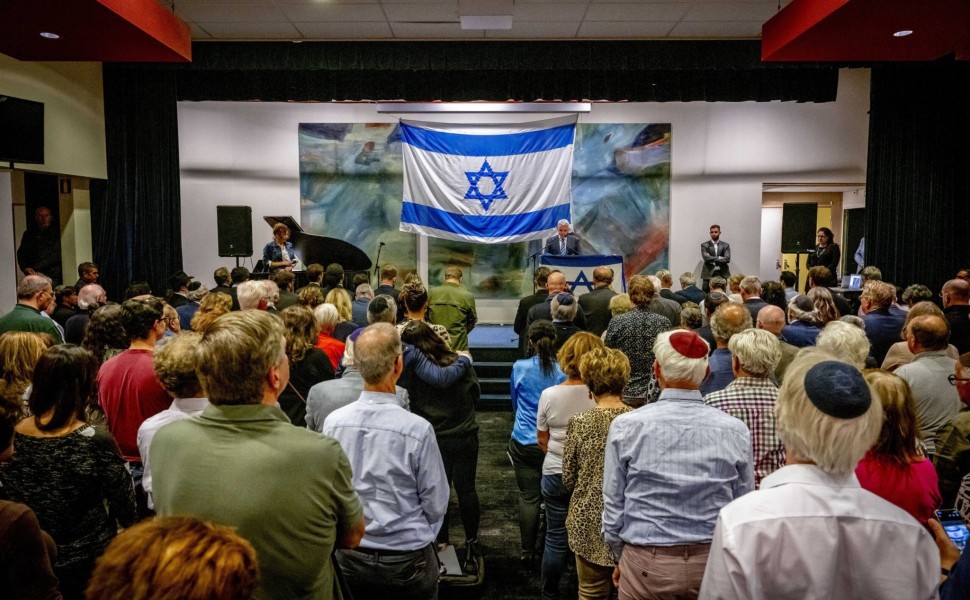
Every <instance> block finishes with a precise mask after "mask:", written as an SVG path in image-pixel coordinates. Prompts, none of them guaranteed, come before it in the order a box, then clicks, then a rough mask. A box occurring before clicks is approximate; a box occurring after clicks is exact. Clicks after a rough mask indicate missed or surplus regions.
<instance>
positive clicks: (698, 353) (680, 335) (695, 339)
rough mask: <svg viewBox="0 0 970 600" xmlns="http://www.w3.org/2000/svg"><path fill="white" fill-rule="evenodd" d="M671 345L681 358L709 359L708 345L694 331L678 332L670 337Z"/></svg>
mask: <svg viewBox="0 0 970 600" xmlns="http://www.w3.org/2000/svg"><path fill="white" fill-rule="evenodd" d="M670 345H671V346H673V348H674V350H676V351H677V352H678V353H679V354H680V355H681V356H685V357H687V358H707V343H705V342H704V340H703V338H701V336H699V335H697V334H696V333H694V332H693V331H678V332H677V333H675V334H673V335H671V336H670Z"/></svg>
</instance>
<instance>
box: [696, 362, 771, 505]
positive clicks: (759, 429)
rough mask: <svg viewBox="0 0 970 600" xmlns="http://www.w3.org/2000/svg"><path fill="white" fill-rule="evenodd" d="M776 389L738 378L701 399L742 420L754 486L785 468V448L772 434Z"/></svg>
mask: <svg viewBox="0 0 970 600" xmlns="http://www.w3.org/2000/svg"><path fill="white" fill-rule="evenodd" d="M776 402H778V388H777V387H776V386H775V384H774V383H772V382H771V381H770V380H769V379H767V378H764V379H762V378H756V377H740V378H738V379H735V380H734V381H733V382H731V383H730V384H729V385H728V386H727V387H726V388H724V389H723V390H721V391H719V392H712V393H710V394H708V395H707V396H705V397H704V403H705V404H707V405H709V406H713V407H715V408H718V409H720V410H723V411H724V412H726V413H727V414H729V415H731V416H732V417H736V418H738V419H741V420H742V421H743V422H744V424H745V425H747V426H748V430H749V431H750V432H751V456H752V458H753V459H754V481H755V486H758V487H760V486H761V480H762V479H764V477H765V476H767V475H768V474H769V473H771V472H772V471H776V470H778V469H780V468H781V467H783V466H785V447H784V446H783V445H782V443H781V440H779V439H778V433H777V432H776V431H775V403H776Z"/></svg>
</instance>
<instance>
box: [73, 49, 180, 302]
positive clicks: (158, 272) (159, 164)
mask: <svg viewBox="0 0 970 600" xmlns="http://www.w3.org/2000/svg"><path fill="white" fill-rule="evenodd" d="M175 90H176V82H175V72H174V71H172V70H154V69H130V68H125V67H120V68H119V66H118V65H113V64H105V65H104V114H105V129H106V132H105V134H106V143H107V160H108V184H107V189H106V190H105V193H104V196H103V200H101V201H93V202H92V206H91V213H92V214H91V222H92V229H93V232H92V243H93V246H94V261H95V262H96V263H97V264H98V265H99V267H100V268H101V278H102V279H103V280H104V283H105V285H104V287H105V289H106V290H111V291H112V299H120V298H121V294H122V293H123V292H124V290H125V288H126V287H127V286H128V285H129V284H130V283H131V282H132V281H142V280H144V281H148V283H149V284H150V285H151V286H152V290H153V291H154V292H155V293H156V294H157V295H162V294H163V293H164V291H165V289H166V287H167V284H166V281H167V279H168V277H169V276H170V275H171V274H172V273H174V272H176V271H178V270H179V269H181V268H182V234H181V227H182V225H181V210H180V206H181V202H180V198H179V154H178V119H177V115H176V100H175ZM92 200H95V199H92Z"/></svg>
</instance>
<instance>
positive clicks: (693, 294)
mask: <svg viewBox="0 0 970 600" xmlns="http://www.w3.org/2000/svg"><path fill="white" fill-rule="evenodd" d="M677 295H678V296H682V297H684V298H686V299H687V301H688V302H694V303H696V304H700V303H701V301H702V300H703V299H704V296H706V294H705V293H704V290H702V289H701V288H699V287H697V286H696V285H689V286H687V287H685V288H684V289H682V290H680V291H679V292H677Z"/></svg>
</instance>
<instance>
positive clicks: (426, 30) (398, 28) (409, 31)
mask: <svg viewBox="0 0 970 600" xmlns="http://www.w3.org/2000/svg"><path fill="white" fill-rule="evenodd" d="M391 30H392V31H393V32H394V37H395V38H396V39H403V40H461V39H474V40H481V39H484V38H485V34H484V33H483V32H482V30H480V29H474V30H464V29H462V28H461V25H459V24H458V23H454V24H452V23H391Z"/></svg>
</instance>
